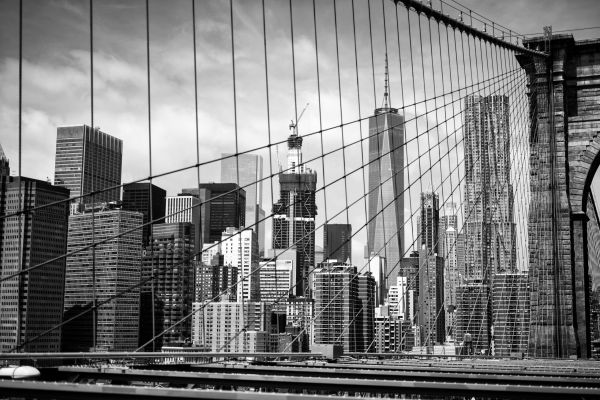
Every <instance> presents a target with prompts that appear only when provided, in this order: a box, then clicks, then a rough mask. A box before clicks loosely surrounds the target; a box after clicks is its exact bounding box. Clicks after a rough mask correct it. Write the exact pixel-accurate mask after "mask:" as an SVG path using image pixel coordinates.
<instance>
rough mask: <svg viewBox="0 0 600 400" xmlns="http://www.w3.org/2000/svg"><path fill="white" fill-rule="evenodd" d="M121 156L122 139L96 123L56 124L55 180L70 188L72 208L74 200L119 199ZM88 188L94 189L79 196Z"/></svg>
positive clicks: (82, 202)
mask: <svg viewBox="0 0 600 400" xmlns="http://www.w3.org/2000/svg"><path fill="white" fill-rule="evenodd" d="M122 158H123V141H122V140H121V139H117V138H115V137H113V136H110V135H108V134H106V133H104V132H102V131H100V129H99V128H97V127H96V128H94V129H92V128H91V127H89V126H87V125H79V126H63V127H59V128H58V129H57V132H56V160H55V168H54V184H55V185H56V186H62V187H65V188H67V189H69V190H70V191H71V197H77V198H76V199H74V200H73V204H74V209H73V211H75V210H77V204H85V203H105V202H111V201H118V200H120V198H121V188H120V187H119V185H121V164H122ZM109 188H111V189H109ZM105 189H106V190H105ZM91 192H96V193H95V194H94V195H93V196H88V197H84V198H80V197H79V196H82V195H85V194H88V193H91Z"/></svg>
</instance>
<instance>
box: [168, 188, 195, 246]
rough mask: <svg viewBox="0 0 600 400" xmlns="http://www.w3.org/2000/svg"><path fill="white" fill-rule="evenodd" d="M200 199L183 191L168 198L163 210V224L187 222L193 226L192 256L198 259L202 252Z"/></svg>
mask: <svg viewBox="0 0 600 400" xmlns="http://www.w3.org/2000/svg"><path fill="white" fill-rule="evenodd" d="M200 216H201V212H200V199H199V198H198V196H196V195H191V194H187V193H186V192H185V189H184V190H183V192H182V193H180V194H179V195H177V196H168V197H167V201H166V208H165V223H167V224H172V223H175V222H189V223H192V224H194V255H196V256H197V257H198V258H200V255H199V253H200V251H201V250H202V230H201V219H200Z"/></svg>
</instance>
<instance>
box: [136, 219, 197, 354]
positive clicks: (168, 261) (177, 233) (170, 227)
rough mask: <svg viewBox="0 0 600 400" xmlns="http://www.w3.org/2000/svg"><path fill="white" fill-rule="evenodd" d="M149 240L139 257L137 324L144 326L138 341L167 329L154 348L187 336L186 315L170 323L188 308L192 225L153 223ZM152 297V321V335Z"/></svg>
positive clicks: (191, 282)
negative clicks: (140, 276)
mask: <svg viewBox="0 0 600 400" xmlns="http://www.w3.org/2000/svg"><path fill="white" fill-rule="evenodd" d="M150 240H151V244H150V246H151V247H147V248H146V249H145V251H144V256H143V259H142V263H143V264H142V282H145V283H144V285H143V287H142V295H141V299H142V303H141V307H140V313H141V318H140V325H141V327H142V328H144V329H140V338H141V340H140V344H144V343H145V342H146V341H147V340H149V339H150V338H152V337H153V336H154V335H156V334H158V333H161V332H162V331H164V330H167V329H168V331H167V332H166V333H165V334H164V335H161V337H159V338H158V339H157V340H156V344H155V346H154V348H161V347H162V346H163V345H167V346H169V345H175V344H181V343H183V342H185V341H186V340H189V339H190V337H191V331H190V329H191V328H190V322H191V321H190V320H189V318H188V319H186V320H184V321H183V322H181V323H179V324H178V325H177V326H174V327H172V326H173V325H174V324H175V323H177V322H179V321H180V320H182V319H183V317H185V316H187V315H189V314H190V313H191V311H192V302H193V301H194V261H193V259H194V253H193V249H194V225H193V224H191V223H189V222H174V223H168V224H158V225H154V226H153V227H152V236H151V237H150ZM153 276H154V279H152V277H153ZM153 289H154V293H152V290H153ZM152 298H154V321H155V323H156V329H155V331H154V332H155V333H154V335H153V334H152V313H151V310H152V300H151V299H152ZM146 299H148V300H149V301H148V300H146ZM149 310H150V313H148V311H149ZM169 328H171V329H169Z"/></svg>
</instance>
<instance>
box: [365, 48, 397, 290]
mask: <svg viewBox="0 0 600 400" xmlns="http://www.w3.org/2000/svg"><path fill="white" fill-rule="evenodd" d="M385 72H386V74H385V91H384V104H383V107H381V108H377V109H376V110H375V114H374V115H373V116H371V117H369V192H368V202H369V210H368V212H369V213H368V220H367V221H369V222H368V226H367V230H368V232H367V251H366V252H365V253H366V254H367V255H368V254H376V255H380V256H381V257H384V258H385V260H386V270H385V271H384V274H383V275H384V277H385V278H386V279H387V282H391V283H393V282H395V281H396V276H397V274H398V264H399V263H400V260H401V258H402V255H403V254H404V247H403V240H404V194H403V191H404V167H405V166H404V152H405V148H404V144H405V138H404V136H405V132H404V116H403V115H402V114H399V113H398V109H397V108H392V107H390V105H389V93H388V73H387V59H386V71H385ZM385 289H386V293H387V287H386V288H385Z"/></svg>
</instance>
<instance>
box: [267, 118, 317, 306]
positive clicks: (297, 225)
mask: <svg viewBox="0 0 600 400" xmlns="http://www.w3.org/2000/svg"><path fill="white" fill-rule="evenodd" d="M287 144H288V168H287V169H286V170H285V171H282V172H280V173H279V189H280V191H279V195H280V196H279V201H278V202H277V203H275V204H273V249H274V250H285V249H289V248H293V249H295V250H296V262H295V265H294V267H295V268H296V270H295V272H294V284H295V285H296V290H295V292H296V293H295V294H296V295H297V296H305V297H308V296H307V294H308V291H309V285H308V271H309V269H310V267H311V266H314V263H315V216H316V215H317V205H316V204H315V191H316V188H317V173H316V172H314V171H311V170H310V169H309V168H306V167H305V165H304V164H303V161H302V137H300V136H298V135H297V134H296V131H295V127H294V130H293V132H292V134H291V135H290V136H289V137H288V141H287Z"/></svg>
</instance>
